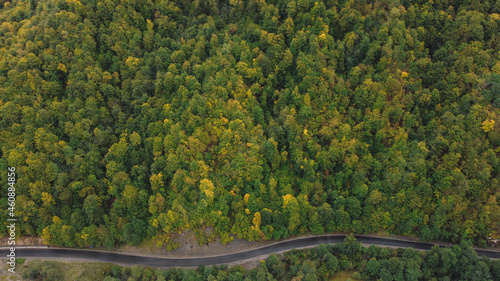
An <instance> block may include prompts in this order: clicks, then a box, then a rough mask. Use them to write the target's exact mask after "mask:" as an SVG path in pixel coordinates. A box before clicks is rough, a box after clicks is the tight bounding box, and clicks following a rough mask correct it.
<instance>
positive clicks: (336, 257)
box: [21, 236, 500, 281]
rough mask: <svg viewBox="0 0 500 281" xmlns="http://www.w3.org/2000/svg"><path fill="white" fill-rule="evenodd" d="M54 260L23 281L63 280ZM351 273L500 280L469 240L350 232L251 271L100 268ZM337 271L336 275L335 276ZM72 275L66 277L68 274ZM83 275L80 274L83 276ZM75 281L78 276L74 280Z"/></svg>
mask: <svg viewBox="0 0 500 281" xmlns="http://www.w3.org/2000/svg"><path fill="white" fill-rule="evenodd" d="M68 266H69V267H71V266H72V265H65V264H63V263H58V262H54V261H43V260H33V261H30V262H28V263H27V264H26V265H24V267H23V270H22V274H21V276H22V277H23V279H24V280H35V279H36V280H41V281H45V280H47V281H59V280H61V281H62V280H68V279H65V277H64V276H63V274H62V273H61V271H62V270H63V269H62V268H63V267H68ZM343 272H344V273H345V272H352V274H351V277H352V278H351V277H349V278H351V279H347V280H353V281H354V280H366V281H377V280H381V281H397V280H407V281H418V280H431V281H438V280H439V281H451V280H483V281H493V280H500V260H498V259H497V260H496V261H493V260H491V259H488V258H485V257H481V258H478V256H477V254H476V252H475V251H474V249H473V248H472V247H471V245H470V244H467V243H461V244H460V246H458V245H455V246H454V247H452V248H444V249H441V248H439V247H437V246H436V247H434V248H433V249H432V250H431V251H429V252H427V253H425V254H423V253H422V252H419V251H417V250H415V249H413V248H406V249H402V248H398V249H390V248H381V247H378V246H374V245H371V246H370V247H367V248H366V247H362V245H361V243H360V242H358V241H356V239H355V238H354V237H352V236H350V237H349V236H348V237H347V238H346V239H345V240H344V242H343V243H339V244H335V245H328V244H325V245H321V246H319V247H317V248H313V249H306V250H294V251H290V252H286V253H285V254H284V255H276V254H272V255H271V256H269V258H267V259H266V260H261V261H260V263H259V264H258V266H256V267H254V268H252V269H250V270H247V269H245V268H244V267H242V266H235V267H230V268H228V267H227V266H226V265H221V266H199V267H198V268H197V269H196V270H194V269H181V268H175V269H167V270H162V269H153V268H148V267H146V268H143V267H140V266H133V267H121V266H118V265H107V266H105V267H103V268H102V269H100V270H99V272H98V274H97V276H96V277H94V278H95V279H93V280H99V281H121V280H127V281H167V280H168V281H200V280H207V281H215V280H224V281H250V280H259V281H266V280H267V281H278V280H303V281H316V280H344V279H331V277H334V278H335V277H336V276H339V275H338V274H339V273H340V274H342V273H343ZM336 274H337V275H336ZM68 277H69V276H66V278H68ZM80 277H81V275H80ZM75 280H76V279H75ZM79 280H85V279H79Z"/></svg>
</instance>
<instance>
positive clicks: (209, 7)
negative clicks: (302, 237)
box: [0, 0, 500, 248]
mask: <svg viewBox="0 0 500 281" xmlns="http://www.w3.org/2000/svg"><path fill="white" fill-rule="evenodd" d="M372 2H373V1H364V0H359V1H358V0H356V1H335V0H326V1H310V0H298V1H289V0H269V1H265V0H249V1H240V0H230V1H225V0H220V1H217V0H197V1H181V0H173V1H167V0H158V1H152V0H137V1H135V0H134V1H131V0H128V1H118V0H105V1H101V0H88V1H78V0H66V1H63V0H38V1H37V0H30V1H16V0H13V1H12V3H11V2H7V1H5V0H0V5H1V7H2V8H1V10H0V23H1V25H0V146H1V152H0V158H1V159H0V171H1V173H0V175H1V178H0V181H1V182H2V183H7V167H11V166H12V167H15V168H16V170H17V171H18V177H17V179H16V180H17V183H16V193H17V201H16V216H17V217H18V219H19V221H20V223H19V227H20V228H19V229H18V231H19V232H18V235H26V236H42V237H43V238H44V239H45V241H46V243H49V244H54V245H60V246H67V247H89V246H90V245H94V246H98V247H100V246H103V247H113V246H115V245H120V244H128V245H137V244H140V243H141V242H142V241H145V240H147V241H150V240H152V241H154V243H156V245H157V246H158V247H161V246H166V247H169V248H172V247H175V246H176V245H175V241H173V240H172V239H171V237H172V235H173V233H176V232H179V231H183V230H191V231H194V232H196V233H197V235H198V238H199V241H200V243H204V242H205V241H209V240H211V239H213V238H214V237H215V236H219V237H220V238H221V241H222V242H224V243H225V242H230V241H231V239H232V238H231V234H233V235H236V236H237V237H239V238H244V239H247V240H251V241H252V240H262V239H281V238H287V237H290V236H294V235H299V234H303V233H307V232H312V233H315V234H319V233H327V232H339V231H342V232H355V233H374V232H379V231H386V232H389V233H393V234H399V235H407V236H417V237H419V238H421V239H422V240H424V241H428V240H432V239H441V240H447V241H453V242H457V241H460V240H462V239H470V240H472V241H473V242H474V243H476V244H479V245H485V241H486V238H487V237H493V238H499V237H500V203H499V202H500V183H499V181H500V163H499V161H500V159H499V154H500V128H499V124H500V109H499V108H500V60H499V59H500V36H499V34H500V27H499V25H500V16H499V13H500V1H498V0H497V1H490V2H483V1H446V0H436V1H433V2H428V1H409V0H403V1H375V3H372ZM6 193H7V185H6V184H2V196H1V199H0V205H1V206H2V210H5V211H2V212H0V220H1V221H3V222H4V221H6V219H7V216H8V212H7V210H6V209H5V208H4V207H3V206H7V198H6V196H4V195H3V194H6ZM6 231H7V229H6V228H4V227H3V228H0V236H4V235H6V234H7V232H6Z"/></svg>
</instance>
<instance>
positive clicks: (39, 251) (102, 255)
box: [0, 235, 500, 267]
mask: <svg viewBox="0 0 500 281" xmlns="http://www.w3.org/2000/svg"><path fill="white" fill-rule="evenodd" d="M354 237H355V238H356V239H357V240H358V241H359V242H361V243H363V244H365V245H371V244H373V245H378V246H388V247H398V248H407V247H412V248H415V249H417V250H423V251H428V250H430V249H431V248H432V247H433V246H434V245H435V244H430V243H422V242H414V241H406V240H400V239H393V238H382V237H372V236H364V235H355V236H354ZM344 238H345V235H322V236H314V237H306V238H297V239H293V240H287V241H282V242H277V243H274V244H271V245H268V246H263V247H261V248H257V249H252V250H248V251H244V252H239V253H234V254H227V255H221V256H213V257H193V258H159V257H148V256H136V255H127V254H121V253H115V252H105V251H98V250H82V249H64V248H20V247H18V248H16V258H70V259H79V260H90V261H94V262H110V263H116V264H124V265H143V266H153V267H196V266H199V265H214V264H227V263H234V262H237V261H242V260H246V259H251V258H255V257H258V256H263V255H269V254H272V253H277V252H282V251H289V250H293V249H296V248H302V247H312V246H318V245H321V244H335V243H339V242H342V241H344ZM440 247H445V246H442V245H440ZM476 252H477V254H478V255H479V256H486V257H489V258H493V259H498V258H500V252H495V251H488V250H480V249H476ZM8 253H9V252H8V250H7V249H0V258H1V257H4V258H5V257H6V256H7V255H8Z"/></svg>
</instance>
